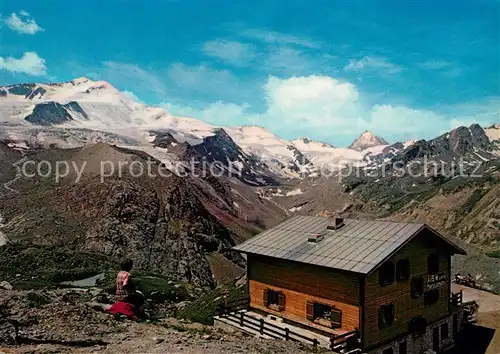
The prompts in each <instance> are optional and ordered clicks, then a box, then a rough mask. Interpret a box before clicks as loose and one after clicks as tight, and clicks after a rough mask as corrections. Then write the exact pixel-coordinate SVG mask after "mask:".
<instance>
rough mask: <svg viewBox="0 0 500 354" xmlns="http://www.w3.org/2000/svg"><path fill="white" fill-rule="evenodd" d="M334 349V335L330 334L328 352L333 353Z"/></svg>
mask: <svg viewBox="0 0 500 354" xmlns="http://www.w3.org/2000/svg"><path fill="white" fill-rule="evenodd" d="M334 349H335V334H332V336H331V337H330V350H331V351H333V350H334Z"/></svg>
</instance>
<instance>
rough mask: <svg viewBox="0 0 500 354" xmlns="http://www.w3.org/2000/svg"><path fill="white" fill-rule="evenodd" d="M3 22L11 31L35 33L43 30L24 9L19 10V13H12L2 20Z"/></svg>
mask: <svg viewBox="0 0 500 354" xmlns="http://www.w3.org/2000/svg"><path fill="white" fill-rule="evenodd" d="M4 22H5V24H6V25H7V26H8V27H9V28H10V29H11V30H13V31H16V32H18V33H22V34H31V35H32V34H35V33H37V32H40V31H43V30H44V29H43V28H42V27H40V26H39V25H38V24H37V23H36V22H35V20H34V19H33V18H32V17H31V16H30V14H29V13H28V12H26V11H24V10H21V11H19V14H16V13H12V14H11V15H10V16H9V17H7V18H6V19H5V20H4Z"/></svg>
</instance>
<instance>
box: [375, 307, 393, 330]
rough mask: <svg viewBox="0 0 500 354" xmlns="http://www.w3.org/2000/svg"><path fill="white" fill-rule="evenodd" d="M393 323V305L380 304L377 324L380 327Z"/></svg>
mask: <svg viewBox="0 0 500 354" xmlns="http://www.w3.org/2000/svg"><path fill="white" fill-rule="evenodd" d="M393 323H394V305H393V304H388V305H382V306H380V310H379V318H378V325H379V327H380V328H383V327H388V326H391V325H392V324H393Z"/></svg>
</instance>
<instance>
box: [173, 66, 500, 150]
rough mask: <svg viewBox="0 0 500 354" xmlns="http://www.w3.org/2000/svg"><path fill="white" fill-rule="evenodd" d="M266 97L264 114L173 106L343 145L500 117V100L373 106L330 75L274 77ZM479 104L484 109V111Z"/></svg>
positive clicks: (433, 132) (428, 134)
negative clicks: (435, 107) (443, 106)
mask: <svg viewBox="0 0 500 354" xmlns="http://www.w3.org/2000/svg"><path fill="white" fill-rule="evenodd" d="M263 95H264V98H265V100H266V108H265V111H264V112H263V113H256V112H255V110H253V109H252V107H251V106H249V105H248V104H244V105H236V104H234V103H224V102H215V103H211V104H209V105H207V106H205V107H204V108H201V109H195V108H191V107H186V106H182V105H181V106H174V105H167V108H168V109H169V110H170V111H171V112H172V114H180V115H187V116H191V117H194V118H200V119H203V120H206V121H208V122H210V123H212V124H215V125H229V126H236V125H242V124H257V125H261V126H264V127H266V128H268V129H270V130H272V131H273V132H275V133H277V134H279V135H282V136H283V137H285V138H289V139H292V138H295V137H297V136H303V135H305V134H304V132H307V134H312V136H311V137H312V138H314V139H320V140H326V141H330V142H332V143H334V144H338V145H342V144H345V145H347V144H348V143H349V142H350V141H352V139H353V138H355V137H356V136H357V135H359V133H360V132H362V131H364V130H371V131H372V132H374V133H375V134H377V135H380V136H383V137H384V138H386V139H387V140H389V141H405V140H408V139H422V138H425V139H429V138H433V137H435V136H437V135H439V134H441V133H444V132H446V131H449V130H451V129H453V128H456V127H457V126H459V125H470V124H472V123H474V122H477V123H480V124H481V125H483V126H486V125H490V124H491V123H493V122H496V121H498V118H499V117H500V99H498V100H493V102H492V103H491V104H489V105H488V108H485V107H484V105H483V104H481V105H471V106H474V107H473V108H471V109H466V108H465V107H463V106H460V107H456V109H454V110H452V111H449V112H448V113H440V112H437V111H432V110H424V109H415V108H411V107H407V106H403V105H389V104H384V105H380V104H375V105H373V106H367V105H365V104H364V102H363V97H362V96H361V94H360V92H359V91H358V89H357V88H356V86H355V85H353V84H352V83H349V82H345V81H340V80H337V79H335V78H332V77H328V76H315V75H312V76H302V77H291V78H288V79H280V78H277V77H273V76H270V77H269V78H268V80H267V82H266V83H265V85H264V86H263ZM476 106H477V107H483V108H482V110H481V111H478V110H477V109H476ZM450 109H451V107H449V108H448V110H450ZM462 112H467V113H465V114H463V113H462Z"/></svg>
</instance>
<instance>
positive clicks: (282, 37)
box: [240, 29, 321, 48]
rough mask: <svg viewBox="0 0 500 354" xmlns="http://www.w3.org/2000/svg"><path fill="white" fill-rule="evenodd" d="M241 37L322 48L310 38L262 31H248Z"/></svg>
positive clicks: (272, 42)
mask: <svg viewBox="0 0 500 354" xmlns="http://www.w3.org/2000/svg"><path fill="white" fill-rule="evenodd" d="M240 35H242V36H244V37H247V38H252V39H256V40H259V41H261V42H265V43H270V44H281V45H296V46H300V47H306V48H319V47H320V46H321V45H320V43H318V42H315V41H313V40H310V39H308V38H304V37H297V36H294V35H290V34H285V33H280V32H274V31H266V30H260V29H247V30H245V31H242V32H241V33H240Z"/></svg>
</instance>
